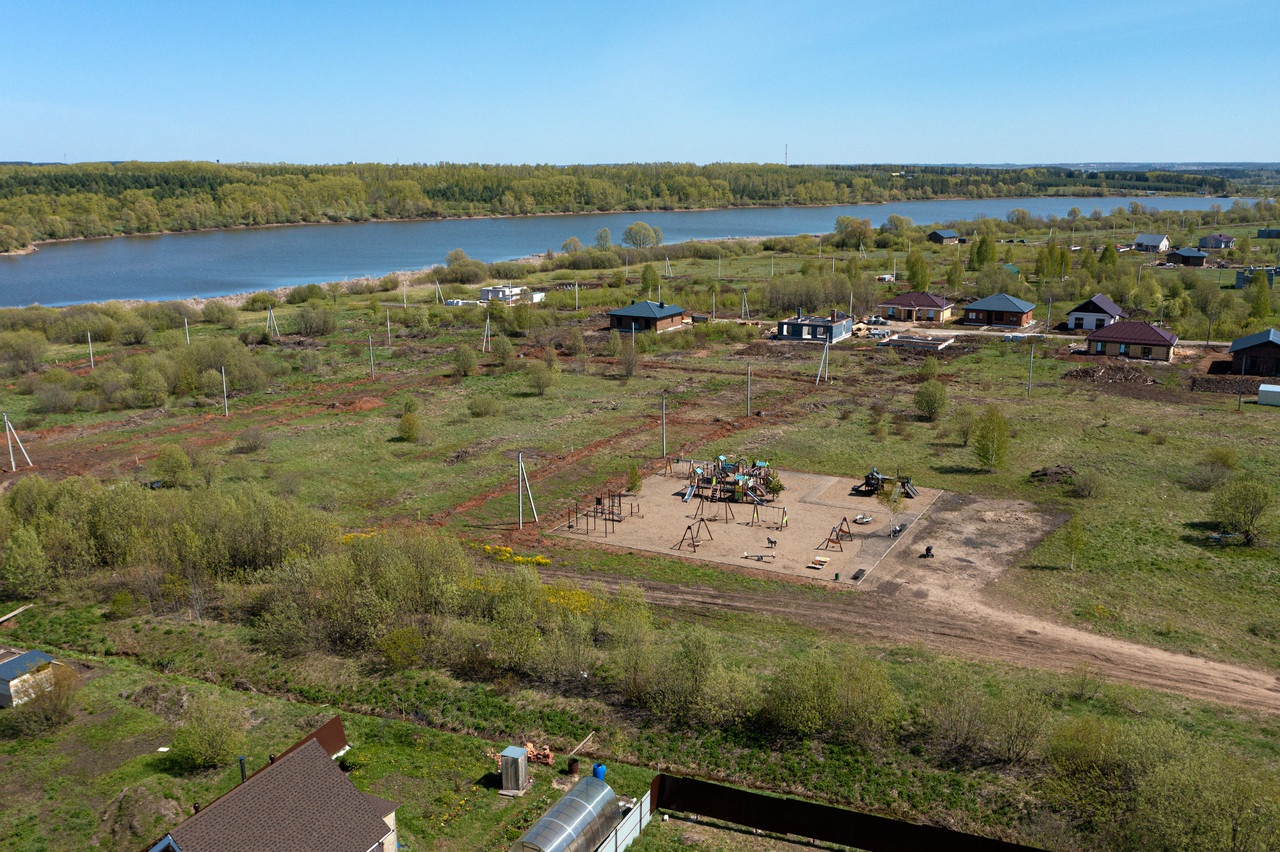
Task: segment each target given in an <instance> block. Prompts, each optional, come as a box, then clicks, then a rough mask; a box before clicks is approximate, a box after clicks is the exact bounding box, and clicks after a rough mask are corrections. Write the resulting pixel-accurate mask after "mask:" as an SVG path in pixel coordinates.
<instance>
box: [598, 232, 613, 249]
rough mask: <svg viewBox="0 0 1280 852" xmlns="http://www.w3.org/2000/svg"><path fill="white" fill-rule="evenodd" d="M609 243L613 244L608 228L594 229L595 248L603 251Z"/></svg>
mask: <svg viewBox="0 0 1280 852" xmlns="http://www.w3.org/2000/svg"><path fill="white" fill-rule="evenodd" d="M611 245H613V242H612V235H611V234H610V233H609V229H608V228H601V229H600V230H598V231H596V248H598V249H600V250H601V251H604V250H605V249H607V248H609V246H611Z"/></svg>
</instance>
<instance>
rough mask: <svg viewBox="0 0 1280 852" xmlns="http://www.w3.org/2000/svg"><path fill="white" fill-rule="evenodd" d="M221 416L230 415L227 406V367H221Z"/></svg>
mask: <svg viewBox="0 0 1280 852" xmlns="http://www.w3.org/2000/svg"><path fill="white" fill-rule="evenodd" d="M222 416H223V417H230V416H231V410H230V409H229V408H227V368H226V367H223V368H222Z"/></svg>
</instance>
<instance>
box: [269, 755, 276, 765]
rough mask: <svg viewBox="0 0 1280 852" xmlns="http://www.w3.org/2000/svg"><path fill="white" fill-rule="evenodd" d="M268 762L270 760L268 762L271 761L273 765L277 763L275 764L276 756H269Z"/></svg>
mask: <svg viewBox="0 0 1280 852" xmlns="http://www.w3.org/2000/svg"><path fill="white" fill-rule="evenodd" d="M267 760H268V761H270V762H271V763H275V762H276V756H275V755H274V754H269V755H267Z"/></svg>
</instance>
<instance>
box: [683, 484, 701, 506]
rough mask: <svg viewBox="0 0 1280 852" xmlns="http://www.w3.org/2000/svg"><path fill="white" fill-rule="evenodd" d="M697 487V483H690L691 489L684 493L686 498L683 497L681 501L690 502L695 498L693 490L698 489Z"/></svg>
mask: <svg viewBox="0 0 1280 852" xmlns="http://www.w3.org/2000/svg"><path fill="white" fill-rule="evenodd" d="M697 487H698V486H696V485H690V486H689V490H688V491H687V492H686V493H685V495H684V499H683V500H681V501H680V502H681V503H688V502H689V501H690V500H691V499H692V498H693V492H694V489H696V488H697Z"/></svg>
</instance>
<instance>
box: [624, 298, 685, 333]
mask: <svg viewBox="0 0 1280 852" xmlns="http://www.w3.org/2000/svg"><path fill="white" fill-rule="evenodd" d="M683 322H684V308H681V307H679V306H677V305H668V304H667V303H666V302H647V301H646V302H636V300H635V299H632V300H631V304H630V305H627V306H626V307H625V308H618V309H617V310H613V311H609V328H616V329H618V331H631V330H632V329H635V330H636V331H666V330H667V329H669V328H679V327H680V325H681V324H682V323H683Z"/></svg>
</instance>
